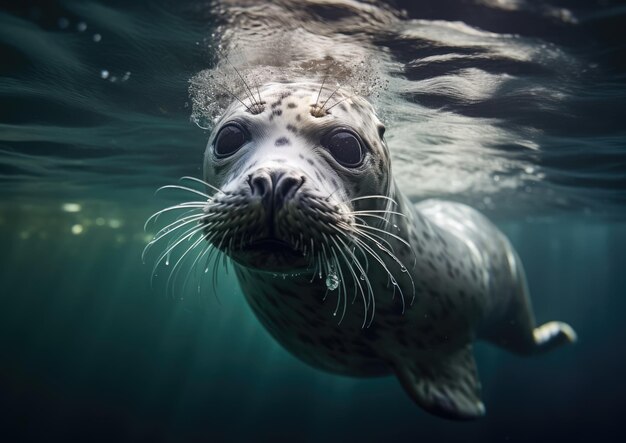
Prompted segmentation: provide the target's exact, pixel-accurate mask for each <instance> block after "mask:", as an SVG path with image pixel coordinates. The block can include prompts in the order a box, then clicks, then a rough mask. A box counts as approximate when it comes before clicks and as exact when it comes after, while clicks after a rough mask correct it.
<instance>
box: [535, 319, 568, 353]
mask: <svg viewBox="0 0 626 443" xmlns="http://www.w3.org/2000/svg"><path fill="white" fill-rule="evenodd" d="M533 339H534V342H535V352H545V351H550V350H551V349H554V348H558V347H559V346H562V345H564V344H567V343H575V342H576V340H577V336H576V332H575V331H574V329H572V327H571V326H570V325H568V324H567V323H563V322H561V321H550V322H548V323H544V324H543V325H541V326H538V327H536V328H535V329H533Z"/></svg>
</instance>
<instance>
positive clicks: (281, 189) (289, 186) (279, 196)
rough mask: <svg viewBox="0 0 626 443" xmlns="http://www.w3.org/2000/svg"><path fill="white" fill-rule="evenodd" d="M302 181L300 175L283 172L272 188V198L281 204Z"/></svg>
mask: <svg viewBox="0 0 626 443" xmlns="http://www.w3.org/2000/svg"><path fill="white" fill-rule="evenodd" d="M303 182H304V180H303V178H302V177H296V176H293V175H289V174H283V175H282V176H280V177H278V179H277V183H276V189H275V190H274V198H275V199H276V200H277V201H279V202H280V203H281V204H282V203H283V202H284V201H285V200H286V199H288V198H289V197H291V196H292V195H293V194H294V193H295V192H296V191H297V190H298V188H299V187H300V186H301V185H302V183H303Z"/></svg>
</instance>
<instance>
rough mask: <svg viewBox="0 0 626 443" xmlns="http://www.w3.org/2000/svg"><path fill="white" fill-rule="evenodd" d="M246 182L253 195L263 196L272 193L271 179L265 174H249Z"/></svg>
mask: <svg viewBox="0 0 626 443" xmlns="http://www.w3.org/2000/svg"><path fill="white" fill-rule="evenodd" d="M248 184H249V185H250V190H251V191H252V195H253V196H256V197H259V198H264V197H266V196H267V195H270V194H271V193H272V179H271V178H270V177H269V176H268V175H267V174H250V175H249V176H248Z"/></svg>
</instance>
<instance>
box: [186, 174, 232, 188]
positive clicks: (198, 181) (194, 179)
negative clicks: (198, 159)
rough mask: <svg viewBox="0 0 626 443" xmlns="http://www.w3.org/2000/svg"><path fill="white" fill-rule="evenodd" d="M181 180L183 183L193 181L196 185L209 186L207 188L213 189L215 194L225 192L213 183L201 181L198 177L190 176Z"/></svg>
mask: <svg viewBox="0 0 626 443" xmlns="http://www.w3.org/2000/svg"><path fill="white" fill-rule="evenodd" d="M180 180H181V181H182V180H191V181H194V182H196V183H200V184H201V185H204V186H207V187H209V188H211V189H213V190H214V191H215V192H224V191H222V190H221V189H220V188H218V187H217V186H213V185H212V184H211V183H207V182H205V181H204V180H202V179H199V178H197V177H191V176H189V175H185V176H184V177H181V178H180Z"/></svg>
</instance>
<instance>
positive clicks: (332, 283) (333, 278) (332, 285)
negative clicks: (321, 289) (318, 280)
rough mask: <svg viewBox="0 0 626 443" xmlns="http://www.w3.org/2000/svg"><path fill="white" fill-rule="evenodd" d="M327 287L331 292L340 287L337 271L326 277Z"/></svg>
mask: <svg viewBox="0 0 626 443" xmlns="http://www.w3.org/2000/svg"><path fill="white" fill-rule="evenodd" d="M326 287H327V288H328V289H329V290H331V291H334V290H335V289H337V288H338V287H339V277H338V276H337V273H335V271H331V273H330V274H328V276H326Z"/></svg>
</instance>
